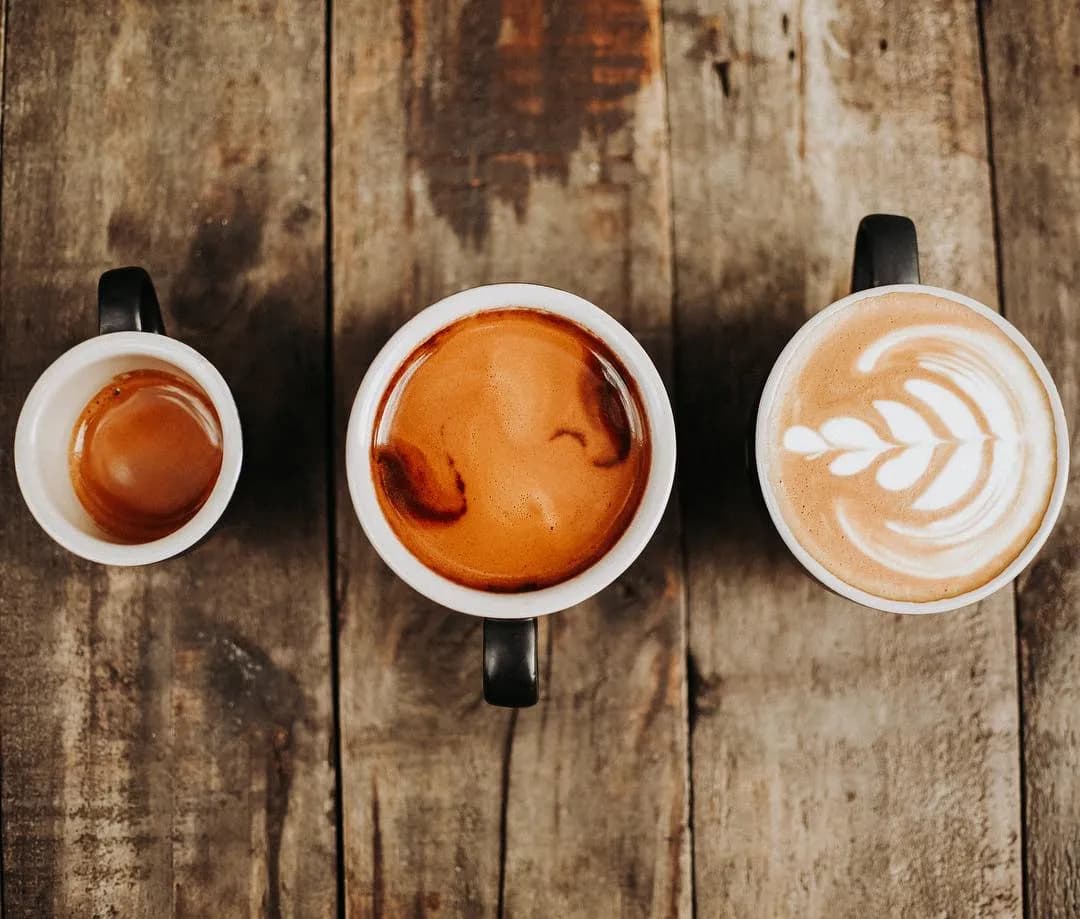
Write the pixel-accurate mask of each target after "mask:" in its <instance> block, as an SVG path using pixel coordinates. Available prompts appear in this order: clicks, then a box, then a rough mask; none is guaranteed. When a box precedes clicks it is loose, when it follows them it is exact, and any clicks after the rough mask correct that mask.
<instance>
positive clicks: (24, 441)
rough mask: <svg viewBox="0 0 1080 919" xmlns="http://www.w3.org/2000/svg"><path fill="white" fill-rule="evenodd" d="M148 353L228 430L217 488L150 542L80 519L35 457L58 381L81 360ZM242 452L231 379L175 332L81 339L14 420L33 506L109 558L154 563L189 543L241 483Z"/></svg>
mask: <svg viewBox="0 0 1080 919" xmlns="http://www.w3.org/2000/svg"><path fill="white" fill-rule="evenodd" d="M128 355H131V356H135V355H137V356H142V357H148V358H152V359H157V360H160V361H164V362H165V363H168V364H172V365H173V366H175V367H176V368H177V369H179V370H180V371H182V372H183V373H185V374H187V375H188V376H189V377H190V378H191V379H192V380H194V381H195V382H196V383H197V384H198V385H199V386H200V387H201V388H202V390H203V391H204V392H205V393H206V394H207V396H209V397H210V401H211V402H212V403H213V405H214V408H215V410H216V411H217V414H218V418H219V420H220V422H221V432H222V461H221V471H220V473H219V474H218V478H217V481H216V482H215V483H214V488H213V490H212V491H211V492H210V496H209V497H208V498H207V499H206V503H205V504H203V506H202V507H201V508H200V509H199V510H198V512H197V513H196V514H195V516H194V517H192V518H191V519H190V520H189V521H188V522H187V523H185V524H184V525H183V526H182V527H180V528H179V529H177V530H175V531H173V532H172V533H170V534H169V535H168V536H164V537H162V538H161V539H155V540H152V541H150V542H145V543H136V544H122V543H113V542H109V541H108V540H106V539H102V538H100V537H98V536H94V535H92V534H90V533H87V532H85V531H83V530H81V529H79V528H78V527H77V526H75V525H74V524H73V523H72V522H71V521H70V520H68V519H67V517H66V516H65V515H64V514H62V513H61V512H60V510H59V509H58V508H57V507H56V506H55V505H54V504H53V503H52V501H50V500H49V499H48V498H47V497H46V493H47V492H46V488H45V486H44V482H43V480H42V472H41V469H40V468H39V466H38V464H37V463H36V462H35V460H34V439H35V435H36V425H37V422H38V419H39V418H40V417H41V414H42V410H43V409H44V407H45V404H46V402H47V400H48V397H49V395H50V394H51V393H52V391H53V389H54V387H56V386H58V385H62V381H64V380H66V379H69V378H70V375H71V374H72V373H73V372H75V371H76V370H78V369H79V368H81V367H84V366H87V365H89V364H93V363H96V362H97V361H100V360H104V359H107V358H111V357H121V356H128ZM242 460H243V442H242V437H241V430H240V415H239V413H238V412H237V409H236V402H235V400H234V399H233V395H232V393H231V392H230V390H229V386H228V384H227V383H226V382H225V379H224V378H223V377H222V376H221V374H220V373H219V372H218V369H217V368H216V367H215V366H214V365H213V364H211V363H210V361H208V360H207V359H206V358H205V357H203V356H202V355H201V354H200V353H199V352H198V351H196V350H195V349H194V348H192V347H190V346H189V345H185V344H184V343H183V342H180V341H177V340H176V339H175V338H169V337H168V336H166V335H158V334H155V333H152V332H110V333H107V334H104V335H97V336H95V337H93V338H89V339H87V340H86V341H83V342H80V343H79V344H77V345H75V346H74V347H73V348H70V349H69V350H67V351H65V352H64V353H63V354H61V355H60V357H58V358H57V359H56V360H55V361H53V362H52V364H50V365H49V366H48V367H47V368H46V369H45V371H44V372H43V373H42V374H41V376H40V377H38V379H37V381H36V382H35V383H34V386H33V388H32V389H31V390H30V394H29V395H28V396H27V397H26V401H25V402H24V403H23V407H22V410H21V412H20V413H19V420H18V423H17V424H16V427H15V475H16V478H17V480H18V482H19V488H20V490H21V491H22V495H23V500H24V501H25V502H26V505H27V507H28V508H29V509H30V513H31V514H32V515H33V516H34V519H35V520H36V521H37V522H38V524H39V525H40V526H41V528H42V529H43V530H44V531H45V532H46V533H47V534H48V535H49V536H51V537H52V538H53V539H54V540H55V541H56V542H57V543H59V544H60V545H61V546H63V547H64V548H65V549H67V550H68V551H69V552H72V553H74V554H75V555H78V556H80V557H82V558H85V559H88V560H89V561H92V562H98V563H99V564H103V565H120V566H130V565H148V564H152V563H153V562H160V561H163V560H165V559H167V558H171V557H172V556H174V555H179V554H180V553H181V552H184V551H186V550H187V549H189V548H191V547H192V546H193V545H195V544H196V543H197V542H198V541H199V540H200V539H202V538H203V537H204V536H205V535H206V534H207V533H208V532H210V530H211V528H212V527H213V526H214V524H215V523H217V521H218V519H219V518H220V517H221V515H222V514H223V513H224V511H225V508H226V506H227V505H228V503H229V500H230V498H231V497H232V494H233V491H234V490H235V488H236V483H237V480H238V479H239V477H240V467H241V464H242Z"/></svg>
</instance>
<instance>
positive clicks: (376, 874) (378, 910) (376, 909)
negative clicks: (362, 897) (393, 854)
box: [371, 775, 386, 919]
mask: <svg viewBox="0 0 1080 919" xmlns="http://www.w3.org/2000/svg"><path fill="white" fill-rule="evenodd" d="M385 894H386V890H385V881H384V880H383V842H382V823H380V816H379V786H378V784H377V782H376V781H375V776H374V775H372V777H371V915H372V916H373V917H374V919H382V914H383V901H384V899H385Z"/></svg>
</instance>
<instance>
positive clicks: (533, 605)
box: [345, 284, 675, 705]
mask: <svg viewBox="0 0 1080 919" xmlns="http://www.w3.org/2000/svg"><path fill="white" fill-rule="evenodd" d="M507 307H524V308H526V309H536V310H543V311H546V312H548V313H553V314H554V315H556V316H561V317H563V318H565V319H569V320H570V321H572V322H574V323H576V324H578V325H580V326H582V327H583V328H585V329H586V330H588V331H589V332H591V333H592V334H593V335H595V336H596V337H597V338H599V339H600V340H601V341H602V342H603V343H604V344H606V345H607V346H608V347H609V348H610V349H611V350H612V351H613V352H614V353H615V355H616V356H617V357H618V358H619V360H620V361H621V362H622V364H623V366H624V367H625V368H626V371H627V372H628V373H629V375H630V376H631V377H632V378H633V381H634V383H635V384H636V385H637V388H638V391H639V393H640V395H641V401H642V405H643V407H644V410H645V416H646V420H647V422H648V425H649V434H650V437H649V439H650V443H651V451H652V452H651V459H650V463H649V479H648V481H647V483H646V485H645V490H644V493H643V495H642V498H641V504H640V505H639V507H638V509H637V512H636V513H635V514H634V516H633V518H632V519H631V521H630V524H629V525H628V526H627V528H626V530H625V531H624V532H623V534H622V536H621V537H620V538H619V540H618V542H616V543H615V545H614V546H612V547H611V549H610V550H609V551H608V552H607V553H606V554H605V555H604V556H603V557H602V558H600V559H599V560H598V561H597V562H595V563H594V564H593V565H592V566H590V567H589V568H587V569H586V570H584V571H582V572H581V573H580V574H577V575H575V576H574V577H572V578H569V579H568V580H566V581H562V582H561V583H559V584H554V585H552V586H550V587H544V588H542V589H540V590H533V591H528V592H523V593H489V592H487V591H482V590H476V589H473V588H470V587H465V586H463V585H461V584H457V583H455V582H454V581H451V580H449V579H447V578H445V577H443V576H442V575H439V574H437V573H436V572H434V571H432V570H431V569H430V568H428V567H427V566H425V565H424V564H423V563H422V562H421V561H420V560H419V559H417V558H416V557H415V556H414V555H413V554H412V553H411V552H410V551H409V550H408V549H407V548H406V547H405V545H404V544H403V543H402V542H401V540H400V539H398V537H397V534H396V533H394V531H393V529H392V528H391V526H390V524H389V523H388V522H387V520H386V517H385V516H384V515H383V512H382V509H381V508H380V506H379V502H378V498H377V497H376V492H375V479H374V471H373V469H372V464H371V448H372V437H373V434H374V425H375V417H376V413H377V412H378V408H379V404H380V401H381V399H382V396H383V393H384V391H385V390H386V387H387V386H388V385H389V384H390V382H391V380H392V378H393V376H394V374H395V372H396V371H397V369H398V368H399V367H400V366H401V364H402V363H403V362H404V361H405V359H406V358H408V357H409V355H410V354H412V353H413V351H415V350H416V348H417V347H419V346H420V345H421V344H423V343H424V342H425V341H427V340H428V339H429V338H430V337H431V336H432V335H434V334H435V333H436V332H438V331H439V330H440V329H443V328H445V327H446V326H448V325H450V324H452V323H454V322H456V321H457V320H459V319H462V318H464V317H466V316H471V315H473V314H475V313H480V312H484V311H488V310H495V309H506V308H507ZM345 460H346V470H347V474H348V480H349V492H350V494H351V495H352V500H353V506H354V507H355V508H356V513H357V516H358V517H359V518H360V525H361V526H362V527H363V529H364V532H365V533H366V534H367V537H368V539H369V540H370V541H371V544H372V545H373V546H374V547H375V551H376V552H378V553H379V555H380V556H381V557H382V559H383V561H385V562H386V564H387V565H389V566H390V568H391V569H393V571H394V572H395V573H396V574H397V575H398V577H400V578H401V579H402V580H403V581H405V582H406V583H407V584H409V585H410V586H411V587H412V588H413V589H415V590H416V591H418V592H419V593H421V594H423V595H424V596H425V597H427V598H428V599H430V600H434V601H435V602H436V603H439V604H441V605H443V606H446V607H449V608H450V609H453V610H457V611H458V612H462V613H468V614H470V615H473V616H482V617H484V619H485V620H486V621H485V625H484V695H485V698H486V699H487V700H488V701H489V702H492V703H494V704H505V705H528V704H532V703H533V702H535V701H536V697H537V665H536V617H537V616H543V615H546V614H548V613H554V612H558V611H559V610H564V609H567V608H568V607H571V606H574V605H575V604H577V603H581V602H582V601H583V600H586V599H588V598H589V597H591V596H592V595H593V594H595V593H598V592H599V591H601V590H603V589H604V588H605V587H607V586H608V585H609V584H610V583H611V582H612V581H614V580H615V579H616V578H617V577H619V575H621V574H622V573H623V572H624V571H625V570H626V569H627V568H628V567H629V566H630V564H631V563H632V562H633V561H634V559H636V558H637V556H638V555H639V554H640V553H641V551H642V549H644V548H645V545H646V544H647V543H648V541H649V538H650V537H651V536H652V534H653V532H654V531H655V529H656V527H657V524H658V523H659V522H660V518H661V516H662V515H663V513H664V508H665V507H666V506H667V502H668V497H669V495H670V494H671V486H672V482H673V480H674V477H675V423H674V420H673V418H672V414H671V404H670V402H669V401H668V396H667V392H666V390H665V389H664V384H663V382H662V381H661V379H660V374H659V373H658V372H657V370H656V367H655V366H654V365H653V362H652V361H651V360H650V359H649V356H648V355H647V354H646V353H645V349H644V348H642V347H641V345H640V344H638V342H637V339H635V338H634V337H633V335H631V334H630V333H629V332H628V331H627V330H626V329H625V328H623V326H622V325H620V324H619V323H618V322H617V321H616V320H615V319H613V318H612V317H611V316H609V315H608V314H607V313H605V312H604V311H603V310H602V309H600V308H599V307H597V306H594V305H593V304H592V303H589V302H588V301H587V300H583V299H582V298H581V297H578V296H575V295H574V294H571V293H567V292H566V291H563V290H556V289H555V288H552V287H542V286H540V285H537V284H492V285H489V286H487V287H476V288H473V289H472V290H465V291H462V292H461V293H457V294H453V295H452V296H449V297H447V298H445V299H444V300H440V301H439V302H438V303H435V304H434V305H432V306H429V307H428V308H427V309H425V310H423V311H422V312H420V313H419V314H417V315H416V316H414V317H413V318H412V319H410V320H409V321H408V322H407V323H405V325H403V326H402V327H401V328H400V329H398V331H397V332H396V333H395V334H394V335H393V337H391V339H390V340H389V341H388V342H387V343H386V345H385V346H384V347H383V349H382V350H381V351H380V352H379V354H378V355H377V356H376V358H375V360H374V361H373V362H372V364H371V366H370V367H369V368H368V371H367V374H366V375H365V376H364V379H363V382H362V383H361V384H360V389H359V391H358V392H357V394H356V399H355V401H354V402H353V407H352V412H351V414H350V416H349V429H348V434H347V437H346V442H345Z"/></svg>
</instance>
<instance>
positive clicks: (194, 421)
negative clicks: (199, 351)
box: [70, 370, 222, 543]
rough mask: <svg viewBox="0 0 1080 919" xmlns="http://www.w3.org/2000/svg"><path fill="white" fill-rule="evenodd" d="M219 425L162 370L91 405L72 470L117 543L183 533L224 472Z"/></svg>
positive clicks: (122, 381)
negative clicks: (180, 531)
mask: <svg viewBox="0 0 1080 919" xmlns="http://www.w3.org/2000/svg"><path fill="white" fill-rule="evenodd" d="M221 441H222V434H221V425H220V421H219V419H218V417H217V413H216V412H215V411H214V407H213V404H212V403H211V402H210V399H209V398H208V397H207V396H206V394H205V393H204V392H203V391H202V390H201V389H200V388H199V387H197V386H196V385H195V384H193V383H191V382H189V381H188V380H186V379H183V378H181V377H179V376H176V375H174V374H171V373H168V372H166V371H163V370H134V371H131V372H129V373H122V374H120V375H118V376H116V377H114V378H113V379H112V380H111V381H110V382H109V383H108V385H106V386H104V387H102V389H101V390H100V391H99V392H98V393H97V394H96V395H95V396H94V397H93V398H92V399H91V400H90V401H89V402H88V403H87V404H86V407H85V408H84V409H83V410H82V413H81V414H80V415H79V419H78V421H77V422H76V424H75V428H74V430H73V432H72V437H71V450H70V470H71V482H72V485H73V486H74V488H75V494H76V495H77V496H78V498H79V501H80V503H81V504H82V506H83V507H84V508H85V509H86V512H87V513H88V514H89V515H90V516H91V517H92V518H93V520H94V521H95V522H96V523H97V524H98V526H100V527H101V529H102V530H104V531H105V532H106V533H108V534H109V535H110V536H111V537H112V538H114V539H116V540H118V541H119V542H124V543H141V542H148V541H150V540H153V539H160V538H161V537H163V536H167V535H168V534H169V533H172V532H173V531H174V530H177V529H179V528H180V527H181V526H183V525H184V524H185V523H187V522H188V520H190V519H191V518H192V517H194V516H195V514H196V512H197V511H198V510H199V508H200V507H202V506H203V504H204V503H205V502H206V499H207V498H208V497H209V496H210V492H211V491H212V490H213V487H214V483H215V482H216V481H217V477H218V473H219V472H220V470H221V458H222V447H221Z"/></svg>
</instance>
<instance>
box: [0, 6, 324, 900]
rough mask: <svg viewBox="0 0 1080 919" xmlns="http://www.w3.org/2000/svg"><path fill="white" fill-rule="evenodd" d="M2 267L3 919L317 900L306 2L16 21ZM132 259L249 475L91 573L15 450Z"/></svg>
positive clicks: (313, 111)
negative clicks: (225, 412)
mask: <svg viewBox="0 0 1080 919" xmlns="http://www.w3.org/2000/svg"><path fill="white" fill-rule="evenodd" d="M7 26H8V41H7V53H8V61H7V68H6V69H7V75H8V86H7V91H6V101H7V105H6V112H5V120H4V158H3V166H4V176H3V208H4V211H3V217H4V222H3V236H2V263H0V272H2V273H0V300H2V302H3V310H2V313H0V323H2V324H0V360H2V361H3V364H2V370H0V381H2V396H0V398H2V403H0V415H2V418H3V422H2V425H0V427H2V430H3V437H0V451H2V453H3V455H2V456H0V475H2V476H3V484H2V488H0V518H2V519H3V521H4V523H3V527H2V531H0V559H2V562H0V565H2V570H0V577H2V581H3V591H2V592H0V594H2V596H0V632H2V634H3V641H2V642H0V716H2V724H3V789H2V792H3V793H2V803H3V813H4V840H3V841H4V867H5V879H4V883H5V890H4V892H5V904H4V905H5V910H6V913H5V915H9V916H13V917H14V916H35V917H36V916H46V915H58V916H91V915H97V916H155V915H166V914H173V915H181V916H210V915H216V916H240V915H266V916H280V915H285V914H288V915H312V916H326V915H329V914H331V913H332V912H333V910H334V908H335V896H336V893H335V891H336V887H335V879H334V848H335V838H334V817H333V788H334V780H333V769H332V757H331V749H332V748H331V737H332V718H331V704H332V697H331V689H330V674H329V647H330V643H329V635H328V626H329V612H328V609H327V605H328V578H327V538H328V532H327V521H326V506H325V504H326V502H325V495H326V490H325V476H326V455H325V440H326V430H325V424H326V420H325V411H324V405H325V400H326V398H327V393H326V367H325V362H324V354H325V300H324V277H323V261H324V239H325V237H324V225H323V224H324V221H323V204H322V201H323V157H324V146H323V126H324V121H323V115H324V105H323V90H324V73H323V60H324V58H323V52H324V46H323V22H322V19H321V18H320V17H319V16H318V15H314V16H313V15H312V7H311V5H310V4H308V3H302V2H299V0H292V2H290V0H284V2H280V3H276V4H261V5H257V6H256V5H254V4H249V3H242V2H230V3H222V2H199V3H187V4H180V5H177V4H141V3H129V2H111V3H71V4H39V3H35V2H22V0H13V2H11V3H9V4H8V23H7ZM130 263H139V264H143V265H146V266H147V267H148V268H149V269H150V271H151V273H152V275H153V277H154V278H155V280H156V282H157V284H158V291H159V294H160V295H161V297H162V302H163V304H164V307H165V315H166V323H167V326H168V328H169V331H170V332H171V333H172V334H174V335H175V336H177V337H178V338H180V339H181V340H183V341H186V342H188V343H190V344H192V345H193V346H195V347H196V348H198V349H199V350H201V351H202V352H203V353H205V354H206V355H207V356H208V357H209V358H210V359H211V360H212V361H214V362H215V363H216V364H217V366H218V367H219V368H220V369H221V371H222V373H223V374H224V376H225V377H226V379H227V380H228V381H229V383H230V385H231V386H232V388H233V391H234V393H235V395H236V398H237V402H238V404H239V408H240V413H241V418H242V421H243V425H244V436H245V450H246V456H245V468H244V472H243V475H242V477H241V482H240V485H239V488H238V491H237V494H236V496H235V498H234V500H233V503H232V506H231V508H230V509H229V511H228V512H227V514H226V516H225V518H224V520H223V522H222V524H221V526H220V528H219V529H218V531H217V532H216V533H215V535H214V536H213V537H212V538H211V539H210V540H209V541H207V542H206V543H204V544H203V545H201V546H200V547H199V548H197V549H196V550H195V551H194V552H192V553H191V554H190V555H188V556H185V557H184V558H181V559H175V560H172V561H169V562H167V563H163V564H160V565H157V566H154V567H152V568H149V569H140V570H130V569H108V568H104V567H100V566H95V565H91V564H89V563H83V562H81V561H80V560H78V559H76V558H74V557H73V556H71V555H69V554H67V553H66V552H64V551H63V550H61V549H60V548H58V547H57V546H55V545H54V544H52V543H51V542H50V541H49V539H48V538H47V537H46V536H45V534H44V533H43V532H41V531H40V530H39V529H38V528H37V526H36V525H35V524H34V522H33V521H32V519H31V518H30V516H29V513H28V512H27V511H26V509H25V508H24V506H23V504H22V501H21V498H20V497H19V494H18V490H17V488H16V485H15V481H14V476H13V474H12V463H11V456H10V444H11V439H12V433H13V430H14V425H15V419H16V417H17V413H18V410H19V407H20V405H21V402H22V399H23V398H24V397H25V395H26V393H27V391H28V390H29V388H30V386H31V384H32V383H33V381H34V379H35V378H36V377H37V375H38V374H39V373H40V372H41V371H42V370H43V369H44V367H45V366H46V365H47V364H48V363H49V362H50V361H51V360H52V359H53V358H55V357H56V356H57V355H58V354H60V353H61V352H62V351H63V350H64V349H66V348H67V347H69V346H70V345H73V344H74V343H76V342H77V341H79V340H81V339H84V338H86V337H87V336H89V335H92V334H94V332H95V331H96V317H95V304H94V296H95V294H94V291H95V285H96V281H97V277H98V275H99V273H100V272H101V271H102V270H104V269H106V268H108V267H110V266H115V265H122V264H130Z"/></svg>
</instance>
